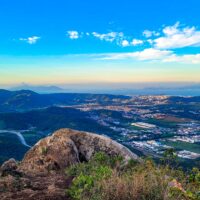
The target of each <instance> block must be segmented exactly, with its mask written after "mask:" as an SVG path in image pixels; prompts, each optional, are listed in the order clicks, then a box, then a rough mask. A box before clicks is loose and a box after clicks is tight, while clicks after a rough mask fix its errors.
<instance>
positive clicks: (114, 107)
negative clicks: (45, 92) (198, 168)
mask: <svg viewBox="0 0 200 200" xmlns="http://www.w3.org/2000/svg"><path fill="white" fill-rule="evenodd" d="M21 93H22V94H21V95H20V96H19V92H18V93H17V97H16V96H15V95H14V96H12V95H11V96H12V97H10V96H9V102H12V103H9V104H8V103H6V102H7V101H6V99H5V102H4V103H2V104H1V105H0V107H4V105H7V106H8V105H9V106H8V107H9V109H8V111H7V112H5V111H3V112H1V113H0V130H1V131H0V136H1V139H0V142H1V143H0V144H1V145H0V146H1V148H2V149H4V151H2V157H1V160H0V161H1V162H3V161H4V160H6V159H8V158H10V157H15V158H17V159H20V158H22V156H23V155H24V153H25V152H26V151H27V150H28V149H29V146H32V145H34V144H35V143H36V142H37V141H38V140H39V139H41V138H43V137H45V136H47V135H49V134H51V133H52V132H54V131H55V130H57V129H60V128H71V129H76V130H81V131H87V132H94V133H97V134H102V135H106V136H108V137H110V138H112V139H114V140H116V141H118V142H120V143H121V144H123V145H125V146H127V147H128V148H129V149H131V150H132V151H133V152H135V153H137V154H138V155H148V156H149V155H150V156H153V157H155V158H156V157H159V158H160V157H162V154H163V152H164V151H165V150H166V149H169V148H174V149H175V150H176V152H177V155H178V157H179V159H180V161H184V162H186V163H189V164H190V165H196V164H197V163H198V162H199V160H200V151H199V149H200V111H199V107H200V98H199V97H171V96H164V95H161V96H150V95H148V96H115V95H91V94H52V95H50V96H52V97H54V98H53V99H59V102H60V103H58V102H54V101H53V100H52V99H49V102H52V103H51V104H50V103H49V102H48V103H46V104H44V102H45V101H44V102H43V101H42V102H43V103H41V102H40V100H38V101H37V104H38V105H40V106H38V107H37V106H33V107H32V108H31V106H29V108H26V106H24V105H25V104H26V103H25V102H26V101H27V96H28V98H29V101H32V98H35V95H36V96H37V93H36V94H34V97H32V96H31V95H30V94H29V93H31V92H30V91H25V94H26V95H24V91H21ZM28 94H29V95H28ZM31 94H32V93H31ZM38 95H39V94H38ZM57 95H58V96H57ZM70 95H71V96H70ZM19 98H20V101H18V99H19ZM37 98H38V97H37ZM40 98H41V97H39V99H40ZM16 99H17V100H16ZM1 101H2V100H1ZM13 104H14V105H13ZM22 105H23V106H22ZM30 105H31V104H30ZM14 107H15V109H13V108H14ZM22 107H23V109H22ZM11 108H12V109H11ZM11 110H12V111H11ZM11 133H14V134H11ZM21 136H22V137H21ZM5 141H6V142H5ZM13 143H14V144H13ZM16 145H18V147H16ZM19 147H20V148H19ZM9 148H11V149H13V148H15V151H14V152H11V153H10V154H9V152H6V151H7V149H9ZM5 149H6V151H5ZM15 153H16V155H15Z"/></svg>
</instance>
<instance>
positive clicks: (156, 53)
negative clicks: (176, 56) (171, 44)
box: [102, 48, 173, 61]
mask: <svg viewBox="0 0 200 200" xmlns="http://www.w3.org/2000/svg"><path fill="white" fill-rule="evenodd" d="M171 55H173V52H172V51H167V50H158V49H153V48H149V49H144V50H143V51H136V52H131V53H113V54H107V55H105V56H103V58H102V59H104V60H123V59H135V60H143V61H147V60H148V61H150V60H151V61H152V60H162V59H165V58H167V57H168V56H171Z"/></svg>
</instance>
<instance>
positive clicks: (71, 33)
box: [67, 31, 80, 40]
mask: <svg viewBox="0 0 200 200" xmlns="http://www.w3.org/2000/svg"><path fill="white" fill-rule="evenodd" d="M67 36H68V37H69V38H70V39H72V40H76V39H78V38H79V37H80V35H79V32H78V31H67Z"/></svg>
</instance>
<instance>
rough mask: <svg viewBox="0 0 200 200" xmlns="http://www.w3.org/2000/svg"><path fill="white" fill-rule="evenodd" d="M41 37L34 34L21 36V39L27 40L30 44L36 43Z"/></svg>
mask: <svg viewBox="0 0 200 200" xmlns="http://www.w3.org/2000/svg"><path fill="white" fill-rule="evenodd" d="M39 39H40V37H39V36H32V37H28V38H19V40H20V41H25V42H27V43H29V44H35V43H36V42H37V41H38V40H39Z"/></svg>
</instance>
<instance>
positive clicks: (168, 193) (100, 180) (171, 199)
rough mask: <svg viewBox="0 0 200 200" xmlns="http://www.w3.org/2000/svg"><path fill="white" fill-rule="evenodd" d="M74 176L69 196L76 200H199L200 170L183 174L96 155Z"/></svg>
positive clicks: (71, 171) (73, 172)
mask: <svg viewBox="0 0 200 200" xmlns="http://www.w3.org/2000/svg"><path fill="white" fill-rule="evenodd" d="M67 174H68V175H69V176H73V177H74V179H73V182H72V185H71V187H70V188H69V189H68V190H67V193H68V194H69V195H70V197H71V198H72V199H76V200H199V199H200V198H199V192H198V191H199V188H200V184H199V170H198V169H194V170H193V171H192V172H191V173H190V174H188V175H186V173H185V172H183V171H182V170H179V169H177V170H175V169H172V168H170V167H169V165H167V166H162V165H161V166H158V165H156V164H155V163H154V162H153V161H152V160H151V159H147V160H144V162H143V163H137V162H135V161H129V163H128V164H126V165H124V161H123V159H122V158H121V157H118V156H116V157H112V158H111V157H109V156H107V155H105V154H104V153H97V154H96V155H95V156H94V157H93V158H92V159H91V160H90V161H89V162H87V163H80V164H78V165H74V166H72V167H71V168H70V169H68V170H67Z"/></svg>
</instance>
